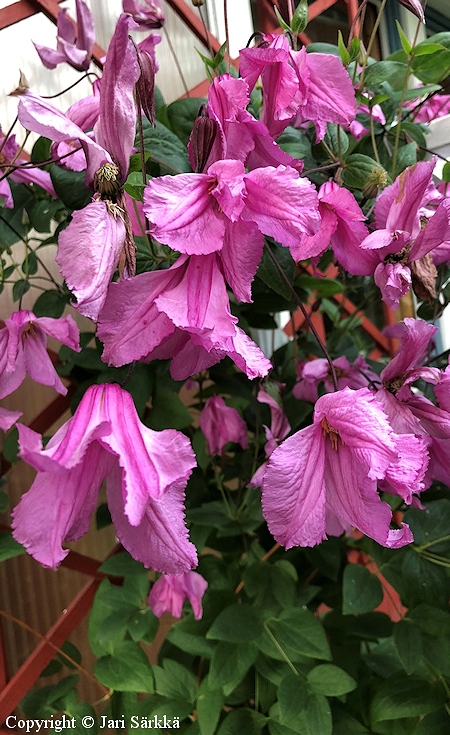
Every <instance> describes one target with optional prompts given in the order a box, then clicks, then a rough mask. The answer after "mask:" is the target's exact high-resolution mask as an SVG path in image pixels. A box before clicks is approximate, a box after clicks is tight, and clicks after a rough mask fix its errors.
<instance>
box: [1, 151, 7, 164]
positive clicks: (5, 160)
mask: <svg viewBox="0 0 450 735" xmlns="http://www.w3.org/2000/svg"><path fill="white" fill-rule="evenodd" d="M5 163H8V159H7V158H6V156H5V154H4V153H0V166H4V164H5Z"/></svg>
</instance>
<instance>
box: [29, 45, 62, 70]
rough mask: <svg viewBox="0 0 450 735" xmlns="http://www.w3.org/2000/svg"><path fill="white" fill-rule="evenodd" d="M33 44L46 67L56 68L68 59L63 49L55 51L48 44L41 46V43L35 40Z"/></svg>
mask: <svg viewBox="0 0 450 735" xmlns="http://www.w3.org/2000/svg"><path fill="white" fill-rule="evenodd" d="M33 46H34V48H35V49H36V51H37V52H38V56H39V58H40V60H41V61H42V63H43V65H44V66H45V68H46V69H56V67H57V66H58V64H62V63H63V62H64V61H67V59H66V55H65V54H64V53H63V52H62V51H55V50H54V49H51V48H48V47H47V46H41V44H39V43H34V41H33Z"/></svg>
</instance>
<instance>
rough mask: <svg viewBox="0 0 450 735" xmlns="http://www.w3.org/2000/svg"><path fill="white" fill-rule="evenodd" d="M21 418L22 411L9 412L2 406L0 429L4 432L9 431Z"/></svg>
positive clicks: (0, 409)
mask: <svg viewBox="0 0 450 735" xmlns="http://www.w3.org/2000/svg"><path fill="white" fill-rule="evenodd" d="M21 416H22V412H21V411H8V409H7V408H2V407H1V406H0V429H1V430H2V431H8V429H10V428H11V426H14V424H15V423H16V421H18V420H19V419H20V417H21Z"/></svg>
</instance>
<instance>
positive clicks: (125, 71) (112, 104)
mask: <svg viewBox="0 0 450 735" xmlns="http://www.w3.org/2000/svg"><path fill="white" fill-rule="evenodd" d="M133 27H135V24H134V21H133V19H132V18H130V17H129V16H127V15H121V16H120V18H119V20H118V21H117V24H116V29H115V31H114V35H113V37H112V39H111V42H110V44H109V47H108V53H107V56H106V65H105V71H104V72H103V76H102V80H101V86H100V114H99V119H98V122H97V124H96V126H95V136H96V138H97V140H98V142H99V143H100V145H101V146H103V148H105V149H106V150H107V151H109V153H110V154H111V156H112V158H113V159H114V161H115V163H117V165H118V166H119V169H120V175H121V182H122V183H123V182H124V181H125V179H126V177H127V172H128V166H129V161H130V155H131V152H132V149H133V145H134V138H135V133H136V105H135V101H134V85H135V84H136V82H137V80H138V79H139V76H140V69H139V65H138V62H137V58H136V51H135V48H134V45H133V42H132V41H131V39H129V38H128V34H129V32H130V30H131V29H132V28H133Z"/></svg>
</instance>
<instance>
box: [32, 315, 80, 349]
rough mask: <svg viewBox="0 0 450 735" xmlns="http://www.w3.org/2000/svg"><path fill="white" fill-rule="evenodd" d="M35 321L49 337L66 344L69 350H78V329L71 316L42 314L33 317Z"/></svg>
mask: <svg viewBox="0 0 450 735" xmlns="http://www.w3.org/2000/svg"><path fill="white" fill-rule="evenodd" d="M33 322H35V323H36V324H37V325H38V326H39V328H40V329H42V331H43V332H45V334H48V335H49V336H50V337H53V338H54V339H57V340H58V342H61V344H63V345H67V347H70V349H71V350H75V352H79V351H80V349H81V348H80V330H79V329H78V326H77V324H76V322H75V320H74V318H73V317H71V316H70V314H68V316H62V317H60V318H59V319H52V318H51V317H47V316H42V317H39V318H36V317H35V318H34V319H33Z"/></svg>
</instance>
